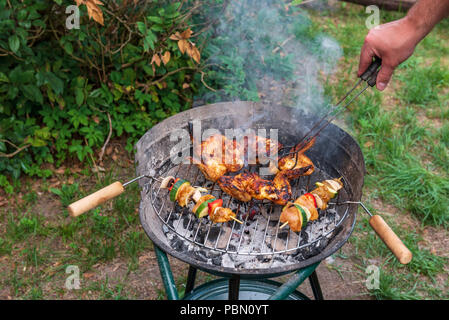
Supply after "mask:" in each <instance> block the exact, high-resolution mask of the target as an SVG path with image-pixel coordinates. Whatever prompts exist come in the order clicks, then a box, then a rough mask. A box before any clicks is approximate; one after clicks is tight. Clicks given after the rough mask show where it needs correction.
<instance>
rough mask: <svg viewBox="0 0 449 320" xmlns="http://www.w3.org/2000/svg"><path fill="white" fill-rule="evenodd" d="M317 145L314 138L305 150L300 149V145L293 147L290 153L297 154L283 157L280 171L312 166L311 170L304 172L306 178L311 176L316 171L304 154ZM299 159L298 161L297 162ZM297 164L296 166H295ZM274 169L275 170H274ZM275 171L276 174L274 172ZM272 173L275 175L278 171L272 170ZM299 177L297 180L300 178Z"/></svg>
mask: <svg viewBox="0 0 449 320" xmlns="http://www.w3.org/2000/svg"><path fill="white" fill-rule="evenodd" d="M314 143H315V138H313V139H312V140H311V141H310V142H308V143H307V144H306V145H305V146H304V147H303V148H301V149H300V145H301V144H298V145H296V146H295V147H293V148H292V149H291V150H290V152H297V153H293V154H289V155H287V156H285V157H282V158H281V159H280V160H279V162H278V166H277V168H278V170H280V171H283V170H292V169H298V168H304V167H307V166H310V169H309V170H307V171H306V172H304V174H302V175H304V176H308V175H311V174H312V173H313V171H314V170H315V167H314V165H313V162H312V160H310V159H309V158H308V157H307V156H306V155H304V152H306V151H307V150H309V149H310V148H311V147H312V146H313V144H314ZM296 158H298V160H296ZM295 163H296V165H295ZM273 169H274V170H273ZM273 171H274V172H273ZM272 172H273V173H275V172H276V169H275V168H272ZM298 177H299V176H297V177H296V178H298Z"/></svg>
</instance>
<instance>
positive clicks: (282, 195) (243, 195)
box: [217, 167, 310, 205]
mask: <svg viewBox="0 0 449 320" xmlns="http://www.w3.org/2000/svg"><path fill="white" fill-rule="evenodd" d="M309 169H310V168H309V167H306V168H298V169H295V170H289V171H280V172H278V173H277V174H276V176H275V177H274V179H273V180H266V179H262V178H261V177H260V176H259V175H258V174H257V173H253V172H243V173H240V174H238V175H236V176H222V177H221V178H220V179H218V180H217V183H218V185H219V186H220V188H221V189H222V190H223V191H224V192H226V193H227V194H229V195H230V196H231V197H233V198H235V199H237V200H240V201H243V202H248V201H250V200H251V199H257V200H265V199H266V200H269V201H272V202H273V203H276V204H280V205H285V204H286V203H287V201H288V200H290V198H291V195H292V190H291V186H290V181H289V180H290V179H292V177H294V176H296V175H298V174H299V175H300V174H301V172H304V171H307V170H309Z"/></svg>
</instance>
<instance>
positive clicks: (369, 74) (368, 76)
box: [360, 57, 382, 87]
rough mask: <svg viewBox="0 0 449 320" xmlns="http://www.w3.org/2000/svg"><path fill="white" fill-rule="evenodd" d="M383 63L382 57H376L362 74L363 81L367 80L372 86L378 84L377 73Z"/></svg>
mask: <svg viewBox="0 0 449 320" xmlns="http://www.w3.org/2000/svg"><path fill="white" fill-rule="evenodd" d="M381 65H382V59H381V58H379V57H375V58H374V60H373V62H372V63H371V64H370V65H369V67H368V69H366V71H365V72H364V73H363V74H362V75H361V76H360V78H361V79H362V80H363V81H366V82H367V83H368V84H369V85H370V86H371V87H374V86H375V85H376V78H377V74H378V73H379V68H380V66H381Z"/></svg>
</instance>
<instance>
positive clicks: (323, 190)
mask: <svg viewBox="0 0 449 320" xmlns="http://www.w3.org/2000/svg"><path fill="white" fill-rule="evenodd" d="M317 185H318V187H317V188H315V189H314V190H312V191H311V192H309V193H306V194H303V195H302V196H300V197H299V198H298V199H296V200H295V202H293V203H291V202H289V203H288V204H287V205H286V206H285V207H284V208H283V209H282V213H281V216H280V222H281V223H288V225H289V226H290V229H291V230H292V231H295V232H298V231H300V230H301V229H302V227H303V226H305V225H306V223H307V222H308V221H313V220H316V219H318V210H317V209H321V210H324V209H326V208H327V204H328V202H329V200H330V199H332V198H333V197H334V196H335V195H336V194H337V192H338V191H339V190H340V189H341V188H342V187H343V183H342V182H341V180H340V179H334V180H326V181H323V182H321V183H317ZM297 206H299V207H301V210H304V209H305V210H304V212H305V213H308V214H306V216H307V221H304V217H303V216H302V213H301V212H300V209H299V208H298V207H297Z"/></svg>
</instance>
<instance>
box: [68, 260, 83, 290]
mask: <svg viewBox="0 0 449 320" xmlns="http://www.w3.org/2000/svg"><path fill="white" fill-rule="evenodd" d="M65 273H67V274H70V275H69V276H68V277H67V278H66V280H65V288H66V289H67V290H73V289H76V290H78V289H80V288H81V286H80V268H79V267H78V266H75V265H69V266H67V268H66V269H65Z"/></svg>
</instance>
